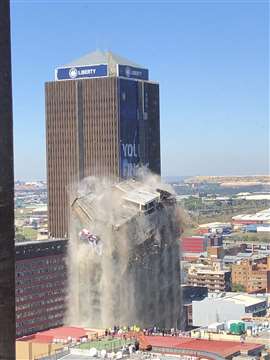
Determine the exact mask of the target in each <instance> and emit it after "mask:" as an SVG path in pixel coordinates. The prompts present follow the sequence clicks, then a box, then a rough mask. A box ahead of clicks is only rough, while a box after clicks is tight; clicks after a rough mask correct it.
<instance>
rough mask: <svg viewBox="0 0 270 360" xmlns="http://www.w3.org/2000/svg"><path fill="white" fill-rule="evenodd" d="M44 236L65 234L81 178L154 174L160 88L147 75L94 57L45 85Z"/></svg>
mask: <svg viewBox="0 0 270 360" xmlns="http://www.w3.org/2000/svg"><path fill="white" fill-rule="evenodd" d="M45 90H46V130H47V169H48V170H47V179H48V206H49V231H50V233H51V236H53V237H65V236H67V234H68V218H69V214H68V211H69V201H68V193H69V191H70V188H71V187H72V185H73V184H77V183H78V181H80V180H81V179H83V178H84V177H88V176H100V177H109V178H111V179H113V180H118V179H119V180H120V179H125V178H130V177H136V173H137V170H138V168H139V167H140V166H141V165H144V166H146V167H148V168H149V170H151V171H152V172H153V173H156V174H160V129H159V85H158V84H157V83H156V82H153V81H149V75H148V70H147V69H145V68H142V67H141V66H139V65H137V64H134V63H133V62H131V61H129V60H127V59H124V58H122V57H120V56H118V55H115V54H113V53H111V52H101V51H96V52H93V53H91V54H88V55H86V56H84V57H82V58H81V59H79V60H76V61H73V62H72V63H71V64H69V65H66V66H62V67H59V68H57V69H56V70H55V81H52V82H48V83H46V86H45Z"/></svg>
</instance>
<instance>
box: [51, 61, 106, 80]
mask: <svg viewBox="0 0 270 360" xmlns="http://www.w3.org/2000/svg"><path fill="white" fill-rule="evenodd" d="M107 74H108V70H107V65H104V64H101V65H86V66H71V67H63V68H57V69H56V70H55V80H75V79H85V78H93V77H102V76H107Z"/></svg>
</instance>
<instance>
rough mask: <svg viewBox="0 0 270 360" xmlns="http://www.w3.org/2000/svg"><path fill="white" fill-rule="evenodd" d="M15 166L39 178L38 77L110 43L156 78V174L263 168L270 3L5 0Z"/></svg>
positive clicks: (42, 168) (42, 172) (20, 174)
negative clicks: (158, 159)
mask: <svg viewBox="0 0 270 360" xmlns="http://www.w3.org/2000/svg"><path fill="white" fill-rule="evenodd" d="M11 15H12V58H13V95H14V104H13V106H14V134H15V176H16V178H17V179H25V180H29V179H44V178H45V176H46V164H45V109H44V83H45V81H48V80H53V77H54V68H55V67H56V66H58V65H62V64H65V63H68V62H70V61H71V60H73V59H76V58H79V57H80V56H82V55H84V54H86V53H88V52H91V51H93V50H95V49H96V48H100V49H110V50H112V51H114V52H116V53H119V54H120V55H122V56H124V57H127V58H130V59H131V60H133V61H134V62H137V63H139V64H142V65H145V66H147V67H149V69H150V77H151V79H153V80H158V81H159V82H160V90H161V93H160V99H161V102H160V106H161V151H162V174H163V175H164V176H168V175H170V176H173V175H195V174H201V175H207V174H209V175H232V174H239V175H244V174H265V173H267V172H268V160H269V159H268V150H269V147H268V145H269V144H268V142H269V125H268V95H269V94H268V85H269V84H268V80H269V79H268V60H269V59H268V26H269V15H268V3H267V2H266V1H265V2H262V1H259V0H255V1H254V2H252V1H239V2H237V1H229V0H228V1H218V0H216V1H197V2H195V1H178V2H177V1H174V2H168V1H165V0H164V2H161V1H156V2H147V3H144V4H142V2H138V1H137V2H128V3H124V2H123V1H121V2H120V1H119V2H113V1H107V2H104V1H103V2H102V1H99V2H93V1H90V0H89V1H67V0H66V1H55V0H51V1H49V0H47V1H42V0H36V1H34V0H32V1H31V0H28V1H19V0H17V1H15V0H14V1H12V5H11Z"/></svg>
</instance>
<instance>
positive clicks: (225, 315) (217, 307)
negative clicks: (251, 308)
mask: <svg viewBox="0 0 270 360" xmlns="http://www.w3.org/2000/svg"><path fill="white" fill-rule="evenodd" d="M244 315H245V306H244V305H241V304H234V303H232V302H229V301H226V300H222V299H219V300H214V299H209V298H206V299H204V300H202V301H193V302H192V320H193V326H207V325H209V324H212V323H215V322H223V321H228V320H240V319H241V317H242V316H244Z"/></svg>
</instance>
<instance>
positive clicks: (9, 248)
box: [0, 0, 16, 360]
mask: <svg viewBox="0 0 270 360" xmlns="http://www.w3.org/2000/svg"><path fill="white" fill-rule="evenodd" d="M0 324H1V325H0V359H1V360H15V333H16V325H15V245H14V174H13V124H12V87H11V46H10V3H9V0H0Z"/></svg>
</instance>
